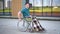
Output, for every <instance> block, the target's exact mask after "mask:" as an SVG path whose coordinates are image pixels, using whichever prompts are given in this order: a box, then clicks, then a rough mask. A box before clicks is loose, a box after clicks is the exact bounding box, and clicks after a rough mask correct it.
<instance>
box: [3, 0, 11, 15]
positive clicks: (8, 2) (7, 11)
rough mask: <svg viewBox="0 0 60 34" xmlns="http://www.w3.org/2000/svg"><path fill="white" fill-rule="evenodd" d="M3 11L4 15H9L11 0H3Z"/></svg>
mask: <svg viewBox="0 0 60 34" xmlns="http://www.w3.org/2000/svg"><path fill="white" fill-rule="evenodd" d="M4 12H5V15H11V0H5V6H4Z"/></svg>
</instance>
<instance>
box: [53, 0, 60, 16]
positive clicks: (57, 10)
mask: <svg viewBox="0 0 60 34" xmlns="http://www.w3.org/2000/svg"><path fill="white" fill-rule="evenodd" d="M52 1H53V3H52V6H53V8H52V10H53V11H52V16H60V0H52Z"/></svg>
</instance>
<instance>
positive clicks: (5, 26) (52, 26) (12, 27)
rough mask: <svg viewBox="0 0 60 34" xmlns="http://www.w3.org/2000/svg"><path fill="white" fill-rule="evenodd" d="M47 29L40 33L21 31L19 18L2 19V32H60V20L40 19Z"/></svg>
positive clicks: (12, 33)
mask: <svg viewBox="0 0 60 34" xmlns="http://www.w3.org/2000/svg"><path fill="white" fill-rule="evenodd" d="M39 21H40V23H41V25H42V26H43V27H44V28H45V30H46V31H44V32H39V33H36V32H35V33H30V32H20V31H19V30H18V29H17V26H16V25H17V22H18V19H2V18H1V19H0V34H60V21H48V20H39Z"/></svg>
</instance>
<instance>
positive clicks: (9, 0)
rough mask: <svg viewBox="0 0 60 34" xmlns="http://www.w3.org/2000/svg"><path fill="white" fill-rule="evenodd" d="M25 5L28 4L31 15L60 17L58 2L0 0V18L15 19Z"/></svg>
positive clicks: (51, 0)
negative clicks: (11, 17) (8, 17)
mask: <svg viewBox="0 0 60 34" xmlns="http://www.w3.org/2000/svg"><path fill="white" fill-rule="evenodd" d="M25 3H30V7H32V8H30V14H31V15H35V16H40V17H60V0H0V16H13V17H17V13H18V11H20V10H21V8H22V7H24V4H25Z"/></svg>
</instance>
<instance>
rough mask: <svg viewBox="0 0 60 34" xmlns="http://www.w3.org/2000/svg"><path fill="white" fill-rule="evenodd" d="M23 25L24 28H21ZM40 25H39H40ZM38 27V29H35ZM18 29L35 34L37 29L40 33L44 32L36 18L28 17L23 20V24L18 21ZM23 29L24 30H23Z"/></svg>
mask: <svg viewBox="0 0 60 34" xmlns="http://www.w3.org/2000/svg"><path fill="white" fill-rule="evenodd" d="M21 24H22V26H20V25H21ZM38 24H39V25H38ZM34 25H36V27H34ZM17 27H18V29H19V30H20V31H25V32H26V31H29V32H34V31H36V29H39V31H42V30H44V28H43V27H42V26H41V24H40V23H39V21H38V20H36V17H33V18H31V17H26V18H22V22H21V21H18V23H17ZM21 27H23V28H21Z"/></svg>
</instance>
